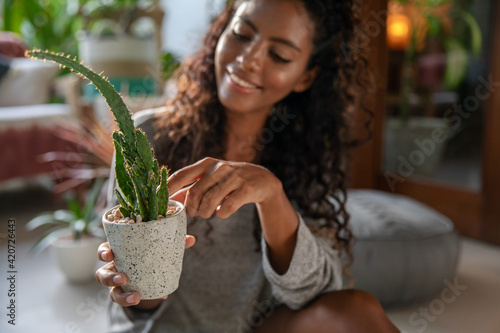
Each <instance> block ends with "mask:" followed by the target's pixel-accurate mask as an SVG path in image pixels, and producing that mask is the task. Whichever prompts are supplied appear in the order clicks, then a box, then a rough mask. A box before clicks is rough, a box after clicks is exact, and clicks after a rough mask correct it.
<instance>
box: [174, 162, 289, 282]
mask: <svg viewBox="0 0 500 333" xmlns="http://www.w3.org/2000/svg"><path fill="white" fill-rule="evenodd" d="M190 184H192V185H191V186H187V185H190ZM186 186H187V187H186ZM168 188H169V191H170V193H174V195H172V196H171V197H170V198H171V199H173V200H177V201H180V202H183V203H184V205H185V206H186V213H187V215H189V216H197V215H199V216H201V217H202V218H209V217H211V216H212V214H213V213H214V212H215V213H216V214H217V216H218V217H220V218H223V219H224V218H227V217H229V216H231V215H232V214H233V213H234V212H236V211H237V210H238V209H239V208H240V207H241V206H243V205H244V204H247V203H255V204H256V206H257V212H258V214H259V218H260V223H261V226H262V232H263V235H264V239H265V240H266V243H267V245H268V249H269V259H270V262H271V265H272V266H273V267H274V269H275V270H276V271H277V272H278V273H279V274H284V273H285V272H286V271H287V270H288V267H289V265H290V261H291V259H292V256H293V252H294V249H295V243H296V236H297V229H298V225H299V218H298V215H297V213H296V212H295V210H294V209H293V206H292V204H291V203H290V201H289V200H288V198H287V196H286V194H285V191H284V190H283V185H282V184H281V181H280V180H279V179H278V178H277V177H276V176H274V175H273V174H272V173H271V172H270V171H269V170H267V169H266V168H264V167H261V166H259V165H255V164H250V163H244V162H228V161H221V160H217V159H214V158H210V157H208V158H205V159H203V160H201V161H199V162H197V163H195V164H193V165H190V166H187V167H185V168H182V169H180V170H178V171H177V172H175V173H174V174H173V175H171V176H170V177H169V178H168Z"/></svg>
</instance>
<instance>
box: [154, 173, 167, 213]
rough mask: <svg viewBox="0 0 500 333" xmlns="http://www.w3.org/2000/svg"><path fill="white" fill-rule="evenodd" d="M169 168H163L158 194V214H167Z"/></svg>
mask: <svg viewBox="0 0 500 333" xmlns="http://www.w3.org/2000/svg"><path fill="white" fill-rule="evenodd" d="M167 178H168V169H167V168H165V167H162V168H161V176H160V186H158V191H156V195H157V197H158V214H159V215H163V216H165V215H166V214H167V209H168V187H167Z"/></svg>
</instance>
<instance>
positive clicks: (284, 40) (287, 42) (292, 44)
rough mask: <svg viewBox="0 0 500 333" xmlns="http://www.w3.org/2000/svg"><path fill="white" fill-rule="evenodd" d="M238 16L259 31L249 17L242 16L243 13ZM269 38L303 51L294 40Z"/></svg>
mask: <svg viewBox="0 0 500 333" xmlns="http://www.w3.org/2000/svg"><path fill="white" fill-rule="evenodd" d="M238 18H239V19H240V20H242V21H243V22H245V23H246V24H247V25H248V26H249V27H250V29H252V30H253V31H254V32H255V33H258V32H259V29H257V27H256V26H255V24H253V23H252V21H250V20H249V19H248V18H246V17H244V16H241V15H240V16H238ZM269 39H270V40H272V41H273V42H278V43H281V44H285V45H288V46H290V47H291V48H294V49H295V50H297V51H298V52H302V51H301V49H300V48H299V47H298V46H297V45H295V43H293V42H292V41H290V40H288V39H284V38H280V37H270V38H269Z"/></svg>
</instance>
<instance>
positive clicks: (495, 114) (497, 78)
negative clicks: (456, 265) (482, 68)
mask: <svg viewBox="0 0 500 333" xmlns="http://www.w3.org/2000/svg"><path fill="white" fill-rule="evenodd" d="M493 22H494V27H493V34H492V43H493V44H492V48H491V64H490V75H491V82H492V84H491V87H490V88H491V90H492V91H491V96H490V98H489V99H488V108H487V111H486V119H485V132H484V139H483V143H484V144H483V194H484V211H483V214H484V221H483V228H482V238H483V239H484V240H486V241H489V242H493V243H496V244H500V38H499V37H498V36H496V34H495V32H498V31H500V3H498V2H495V14H494V18H493ZM495 36H496V37H495ZM487 80H489V78H487Z"/></svg>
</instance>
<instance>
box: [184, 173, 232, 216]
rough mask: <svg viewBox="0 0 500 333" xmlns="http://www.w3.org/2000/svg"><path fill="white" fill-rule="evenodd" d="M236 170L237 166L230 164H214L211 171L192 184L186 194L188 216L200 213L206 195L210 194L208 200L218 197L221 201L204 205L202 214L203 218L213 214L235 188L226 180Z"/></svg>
mask: <svg viewBox="0 0 500 333" xmlns="http://www.w3.org/2000/svg"><path fill="white" fill-rule="evenodd" d="M234 170H235V167H234V166H232V165H230V164H226V163H218V164H216V165H215V166H213V168H212V171H211V172H210V173H207V174H206V175H204V176H203V177H202V178H201V179H200V180H198V182H196V184H194V185H193V186H191V188H190V189H189V190H188V191H187V194H186V200H185V206H186V214H187V215H188V216H196V215H200V208H201V203H202V201H203V200H204V198H205V196H206V195H207V194H209V196H208V197H207V198H206V200H207V202H215V201H216V200H217V199H218V198H219V201H218V202H217V203H216V204H215V205H214V204H212V206H210V207H204V210H203V212H202V215H200V216H201V217H203V218H209V217H210V216H212V214H213V212H214V211H215V208H217V206H218V205H219V204H220V202H221V200H222V199H223V198H224V197H226V196H227V195H228V194H229V193H231V192H232V191H233V190H234V188H233V187H229V188H228V187H227V185H228V183H227V182H224V180H225V179H227V178H228V177H231V175H232V174H233V173H234ZM210 190H211V192H210Z"/></svg>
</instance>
